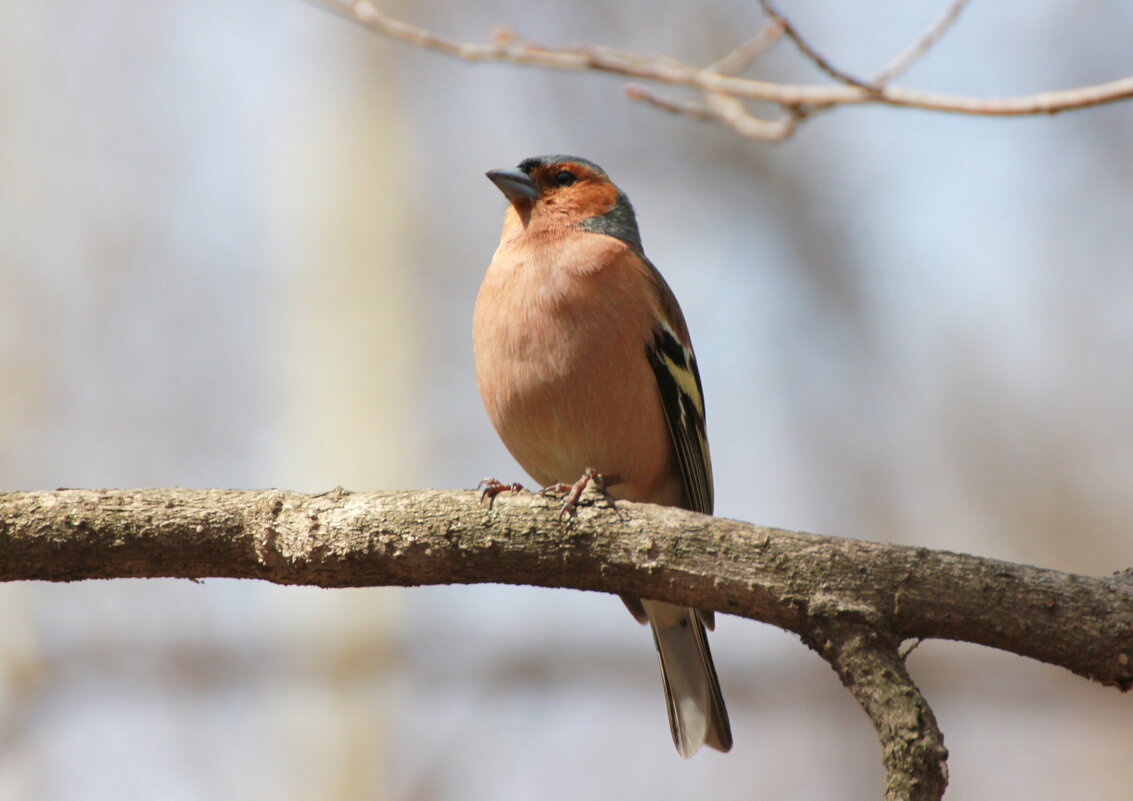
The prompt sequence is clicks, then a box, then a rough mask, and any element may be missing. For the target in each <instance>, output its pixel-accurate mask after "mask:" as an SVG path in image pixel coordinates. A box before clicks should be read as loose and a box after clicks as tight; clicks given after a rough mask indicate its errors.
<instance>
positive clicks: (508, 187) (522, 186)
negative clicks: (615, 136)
mask: <svg viewBox="0 0 1133 801" xmlns="http://www.w3.org/2000/svg"><path fill="white" fill-rule="evenodd" d="M487 176H488V178H489V179H490V180H491V181H492V183H494V184H495V185H496V186H497V187H498V188H499V190H500V191H501V192H503V193H504V195H505V196H506V197H507V199H508V200H509V201H510V202H511V207H512V209H511V210H512V211H513V212H514V214H515V217H516V221H517V222H518V223H519V224H521V225H522V226H523V227H524V228H525V229H527V228H531V227H532V226H535V227H537V228H544V227H546V228H556V227H571V228H578V229H581V230H583V231H589V232H591V233H597V234H606V235H607V236H612V237H614V238H616V239H620V240H621V241H623V242H625V243H626V244H627V245H629V246H630V247H631V248H633V249H634V250H636V251H637V252H639V253H640V252H641V236H640V234H639V233H638V230H637V220H636V218H635V216H634V213H633V206H631V205H630V202H629V198H628V197H626V195H625V193H624V192H622V191H621V190H620V189H618V188H617V187H616V186H615V185H614V184H613V182H612V181H611V180H610V177H609V176H608V175H606V172H605V170H603V169H602V168H601V167H599V166H598V165H597V164H595V163H594V162H592V161H589V160H588V159H584V158H579V157H578V156H536V157H534V158H529V159H524V160H523V161H521V162H520V163H519V166H518V167H516V168H514V169H508V170H489V171H488V173H487ZM509 217H511V214H509Z"/></svg>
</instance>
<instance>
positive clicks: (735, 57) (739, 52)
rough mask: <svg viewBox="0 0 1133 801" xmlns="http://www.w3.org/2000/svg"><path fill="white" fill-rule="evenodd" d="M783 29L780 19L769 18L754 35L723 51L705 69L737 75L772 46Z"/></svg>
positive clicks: (721, 73)
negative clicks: (725, 51)
mask: <svg viewBox="0 0 1133 801" xmlns="http://www.w3.org/2000/svg"><path fill="white" fill-rule="evenodd" d="M784 30H785V29H784V26H783V22H782V20H774V19H769V20H767V22H765V23H764V24H763V27H762V28H760V29H759V32H758V33H756V34H755V36H752V37H751V38H750V39H748V40H747V41H746V42H743V43H741V44H740V45H739V46H738V47H736V48H735V49H734V50H732V51H731V52H730V53H725V54H724V55H723V56H721V57H720V58H718V59H716V60H715V61H713V62H712V63H711V64H709V65H708V66H707V67H705V69H706V70H708V71H709V72H715V73H718V74H720V75H738V74H739V73H741V72H743V71H744V70H746V69H747V68H748V67H749V66H750V65H751V62H753V61H754V60H755V59H757V58H759V57H760V56H762V55H763V54H764V53H766V52H767V51H768V50H770V49H771V48H772V47H774V46H775V43H776V42H778V41H779V37H780V36H782V35H783V31H784Z"/></svg>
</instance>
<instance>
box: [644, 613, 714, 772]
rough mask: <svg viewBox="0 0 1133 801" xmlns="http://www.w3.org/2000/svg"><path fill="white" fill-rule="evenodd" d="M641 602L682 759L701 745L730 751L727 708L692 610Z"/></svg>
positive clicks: (698, 622)
mask: <svg viewBox="0 0 1133 801" xmlns="http://www.w3.org/2000/svg"><path fill="white" fill-rule="evenodd" d="M642 604H643V606H644V608H645V612H646V615H647V616H648V618H649V622H650V624H651V626H652V629H653V640H654V642H655V643H656V644H657V655H658V657H659V659H660V662H661V682H662V684H664V687H665V701H666V703H667V706H668V711H669V728H670V729H671V730H672V733H673V743H674V744H675V745H676V747H677V751H678V752H679V753H680V755H681V756H682V757H685V758H686V759H687V758H688V757H690V756H692V755H693V754H695V753H696V752H697V750H698V749H699V748H700V746H702V745H705V744H707V745H709V746H710V747H712V748H715V749H716V750H718V751H728V750H729V749H730V748H731V747H732V730H731V726H730V725H729V723H728V712H727V710H726V709H725V708H724V699H723V696H722V695H721V694H720V681H719V679H718V678H717V677H716V668H715V666H714V665H713V664H712V652H711V651H710V650H709V649H708V637H707V635H706V633H705V630H704V625H703V624H702V623H701V620H700V618H699V616H698V615H697V612H696V610H695V609H690V608H688V607H684V606H677V605H675V604H669V603H662V602H660V601H643V602H642Z"/></svg>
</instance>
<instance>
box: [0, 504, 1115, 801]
mask: <svg viewBox="0 0 1133 801" xmlns="http://www.w3.org/2000/svg"><path fill="white" fill-rule="evenodd" d="M583 500H584V504H583V505H582V506H581V507H580V509H579V510H578V513H577V515H576V517H575V518H573V519H571V520H569V521H560V520H559V518H558V508H559V506H558V502H557V501H556V500H554V499H547V498H543V497H541V496H531V495H520V496H500V497H498V498H497V499H496V501H495V506H494V508H492V509H491V510H489V509H487V508H486V507H484V506H483V505H481V503H480V499H479V496H478V494H476V493H474V492H468V491H462V492H455V491H436V490H430V491H422V492H409V491H406V492H372V493H352V492H347V491H345V490H341V489H338V490H334V491H332V492H329V493H324V494H321V495H305V494H301V493H296V492H287V491H283V490H260V491H253V490H188V489H152V490H58V491H55V492H10V493H2V494H0V580H2V581H17V580H29V579H30V580H46V581H77V580H82V579H92V578H142V577H145V578H157V577H180V578H204V577H229V578H257V579H263V580H265V581H272V582H276V583H279V584H314V585H318V586H323V587H357V586H375V585H399V586H415V585H421V584H449V583H478V582H502V583H508V584H535V585H541V586H546V587H573V588H577V589H582V590H597V591H602V592H610V593H619V594H627V595H632V596H637V597H646V598H656V599H659V600H665V601H673V602H676V603H682V604H689V605H692V606H697V607H701V608H706V609H715V610H718V611H721V612H727V613H731V614H736V615H741V616H744V617H749V618H752V619H754V620H761V621H764V622H767V623H771V624H772V625H775V626H779V627H781V628H784V629H788V630H790V631H793V632H795V633H797V634H798V635H799V636H800V637H801V638H802V639H803V641H804V642H806V643H807V644H808V645H809V646H810V647H811V648H813V649H814V650H815V651H817V652H818V653H819V654H820V655H821V656H822V657H823V658H824V659H826V660H827V661H828V662H829V663H830V664H831V666H832V667H834V669H835V670H836V671H837V672H838V675H839V676H840V678H841V679H842V681H843V683H844V684H845V685H846V686H847V687H848V688H849V689H850V691H851V692H852V693H853V694H854V696H855V697H856V698H857V699H858V701H859V703H860V704H861V705H862V707H863V709H864V710H865V711H866V713H867V714H868V715H869V716H870V718H871V720H873V722H874V726H875V727H876V728H877V730H878V733H879V736H880V738H881V740H882V744H883V748H884V752H885V765H886V798H888V799H894V800H896V799H936V798H939V797H940V795H941V794H942V793H943V791H944V786H945V784H946V782H947V772H946V769H945V759H946V757H947V751H946V750H945V748H944V745H943V738H942V737H941V735H940V731H939V729H938V728H937V726H936V722H935V719H934V717H933V715H932V711H931V709H930V708H929V707H928V704H927V703H926V702H925V700H924V698H923V697H922V696H921V694H920V692H919V691H918V690H917V688H916V685H915V684H914V683H913V681H912V680H911V678H910V677H909V675H908V674H907V672H906V671H905V666H904V657H903V656H902V655H901V654H899V652H898V646H899V645H900V643H901V642H902V641H903V640H906V639H910V638H929V637H940V638H948V639H955V640H965V641H968V642H973V643H978V644H981V645H988V646H991V647H995V648H1001V649H1004V650H1007V651H1012V652H1014V653H1016V654H1020V655H1022V656H1028V657H1031V658H1033V659H1038V660H1040V661H1042V662H1047V663H1050V664H1053V665H1059V666H1061V667H1064V668H1066V669H1067V670H1070V671H1073V672H1074V673H1077V674H1078V675H1081V676H1085V677H1087V678H1089V679H1092V680H1094V681H1098V682H1100V683H1102V684H1105V685H1107V686H1114V687H1118V688H1120V689H1121V690H1128V689H1130V688H1131V687H1133V665H1130V655H1131V654H1133V570H1126V571H1123V572H1120V573H1116V574H1114V575H1112V576H1108V577H1104V578H1093V577H1089V576H1078V575H1072V574H1068V573H1060V572H1057V571H1053V570H1044V569H1040V568H1036V567H1029V566H1025V565H1016V564H1011V563H1008V562H1001V561H996V560H991V559H982V558H979V557H975V556H967V555H964V554H956V553H949V552H946V551H933V550H929V549H927V548H913V547H908V546H900V545H881V544H876V543H869V542H861V541H856V540H846V539H838V538H835V537H822V536H816V535H812V534H803V533H798V532H792V531H784V530H780V529H771V528H764V527H762V526H755V525H751V524H748V523H741V522H737V521H733V520H725V519H722V518H714V517H706V516H704V515H699V514H695V513H693V512H687V511H684V510H682V509H672V508H665V507H658V506H651V505H647V504H633V503H625V502H618V504H617V505H616V507H611V506H610V504H608V503H606V502H604V501H602V500H601V499H600V498H599V497H598V496H596V495H594V494H588V495H586V496H584V497H583Z"/></svg>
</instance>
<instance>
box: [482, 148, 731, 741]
mask: <svg viewBox="0 0 1133 801" xmlns="http://www.w3.org/2000/svg"><path fill="white" fill-rule="evenodd" d="M486 175H487V177H488V178H489V179H490V180H491V181H492V183H494V184H495V185H496V187H497V188H499V190H500V191H501V192H503V194H504V196H505V197H506V198H507V200H508V207H507V211H506V213H505V215H504V222H503V230H502V232H501V235H500V242H499V247H498V248H497V249H496V251H495V254H494V256H493V257H492V260H491V263H490V265H489V267H488V270H487V272H486V273H485V275H484V279H483V282H482V284H481V286H480V289H479V292H478V293H477V295H476V303H475V308H474V311H473V320H472V330H473V345H474V351H475V362H476V379H477V384H478V386H479V390H480V395H481V398H482V400H483V402H484V407H485V409H486V410H487V413H488V417H489V419H490V420H491V422H492V425H493V426H494V427H495V429H496V432H497V433H498V434H499V436H500V438H501V439H502V440H503V443H504V445H505V446H506V447H507V449H508V451H509V452H510V453H511V454H512V456H513V457H514V458H515V460H516V461H517V462H518V463H519V464H520V466H521V467H522V468H523V469H524V470H525V471H526V472H527V473H528V474H530V476H531V477H532V478H533V479H535V481H537V482H539V483H540V484H541V485H544V486H545V487H555V488H558V489H560V490H561V489H564V488H571V490H572V491H571V493H570V495H569V496H568V504H572V503H573V502H574V501H575V500H577V498H578V495H579V493H580V492H581V491H582V489H583V488H584V487H585V486H586V484H587V483H588V482H590V481H595V483H598V484H599V485H602V484H604V489H605V491H606V492H607V493H608V494H609V496H611V497H612V498H614V499H623V500H628V501H641V502H648V503H656V504H662V505H667V506H677V507H681V508H684V509H691V510H693V511H697V512H701V513H703V514H712V506H713V485H712V461H711V456H710V454H709V450H708V439H707V433H706V429H705V414H704V397H703V395H704V393H703V388H702V385H701V380H700V372H699V369H698V367H697V363H696V357H695V355H694V353H693V350H692V343H691V340H690V338H689V332H688V326H687V325H686V323H685V319H684V315H683V313H682V312H681V308H680V306H679V305H678V303H677V300H676V297H675V296H674V295H673V292H672V290H671V289H670V288H669V285H668V284H667V283H666V282H665V279H664V278H663V277H662V276H661V273H660V272H658V270H657V268H656V267H654V266H653V264H652V263H651V262H650V261H649V259H647V258H646V257H645V252H644V250H643V249H642V244H641V235H640V233H639V231H638V227H637V219H636V216H635V214H634V210H633V206H632V205H631V204H630V201H629V198H628V197H627V196H626V194H625V193H624V192H622V191H621V190H620V189H618V187H617V186H616V185H615V184H614V183H613V182H612V181H611V180H610V178H609V176H608V175H607V174H606V172H605V171H604V170H603V169H602V168H601V167H599V166H598V165H597V164H595V163H594V162H592V161H590V160H588V159H585V158H580V157H578V156H567V155H547V156H536V157H533V158H528V159H524V160H523V161H521V162H520V163H519V165H518V166H517V167H515V168H511V169H496V170H490V171H488V172H487V173H486ZM486 481H488V482H489V483H490V486H489V487H487V489H488V491H489V492H490V493H492V495H493V496H494V495H495V494H496V493H498V492H500V491H502V490H505V489H512V490H516V489H518V488H520V485H518V484H502V483H500V482H497V481H495V480H494V479H486ZM622 600H623V601H624V602H625V604H626V606H627V607H628V608H629V610H630V612H631V613H632V614H633V616H634V617H635V618H636V619H637V620H638V622H639V623H642V624H645V623H648V624H649V625H650V627H651V628H652V632H653V640H654V644H655V646H656V649H657V654H658V657H659V661H660V665H661V681H662V684H663V686H664V691H665V700H666V704H667V709H668V717H669V728H670V731H671V732H672V736H673V743H674V745H675V746H676V748H677V751H678V753H679V754H680V755H681V756H682V757H685V758H688V757H690V756H692V755H693V754H695V753H696V752H697V751H698V750H699V749H700V747H701V746H702V745H705V744H707V745H708V746H710V747H712V748H715V749H716V750H719V751H724V752H726V751H728V750H729V749H730V748H731V747H732V733H731V726H730V724H729V721H728V713H727V710H726V708H725V706H724V699H723V696H722V694H721V692H720V682H719V679H718V677H717V674H716V669H715V666H714V664H713V662H712V654H711V651H710V650H709V648H708V639H707V634H706V629H712V628H713V627H714V615H713V613H712V612H711V611H706V610H696V609H692V608H689V607H684V606H680V605H677V604H672V603H666V602H662V601H654V600H648V599H645V600H641V599H637V598H627V597H623V598H622Z"/></svg>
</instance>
